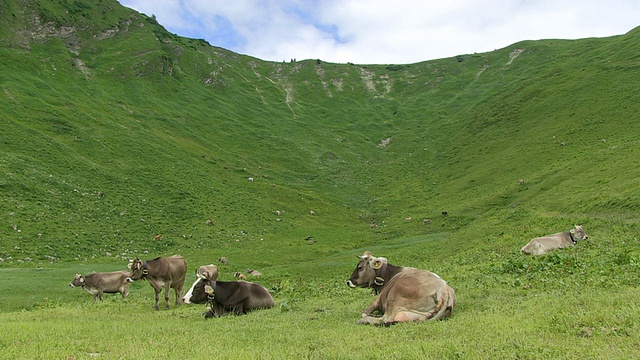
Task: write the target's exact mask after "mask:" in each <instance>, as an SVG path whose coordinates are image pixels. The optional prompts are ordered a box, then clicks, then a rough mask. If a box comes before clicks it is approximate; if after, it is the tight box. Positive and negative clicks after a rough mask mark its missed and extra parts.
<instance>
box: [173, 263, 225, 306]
mask: <svg viewBox="0 0 640 360" xmlns="http://www.w3.org/2000/svg"><path fill="white" fill-rule="evenodd" d="M202 280H214V281H215V280H218V267H217V266H216V265H213V264H209V265H202V266H200V267H199V268H198V270H196V281H194V282H193V284H192V285H191V287H190V288H189V291H187V294H186V295H185V296H184V297H183V298H182V302H184V303H185V304H189V299H191V295H192V294H193V289H194V288H195V287H196V285H197V284H198V283H199V282H201V281H202Z"/></svg>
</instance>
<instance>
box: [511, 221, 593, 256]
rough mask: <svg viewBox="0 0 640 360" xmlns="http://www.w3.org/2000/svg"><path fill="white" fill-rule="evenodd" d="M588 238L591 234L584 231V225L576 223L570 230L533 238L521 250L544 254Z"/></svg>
mask: <svg viewBox="0 0 640 360" xmlns="http://www.w3.org/2000/svg"><path fill="white" fill-rule="evenodd" d="M588 238H589V235H587V234H586V233H585V232H584V229H582V226H580V225H576V226H574V227H573V229H571V230H569V231H565V232H559V233H556V234H553V235H547V236H543V237H539V238H535V239H531V241H529V243H528V244H527V245H525V246H523V247H522V249H520V251H522V252H523V253H524V254H527V255H542V254H544V253H546V252H547V251H551V250H555V249H562V248H566V247H569V246H573V245H575V244H577V243H578V240H586V239H588Z"/></svg>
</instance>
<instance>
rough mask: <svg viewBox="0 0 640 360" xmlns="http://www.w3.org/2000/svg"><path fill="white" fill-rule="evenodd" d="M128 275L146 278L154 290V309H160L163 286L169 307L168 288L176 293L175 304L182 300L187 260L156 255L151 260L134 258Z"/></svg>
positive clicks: (176, 256)
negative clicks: (159, 302) (156, 256)
mask: <svg viewBox="0 0 640 360" xmlns="http://www.w3.org/2000/svg"><path fill="white" fill-rule="evenodd" d="M129 268H130V269H131V272H130V276H131V279H133V280H140V279H143V280H147V281H149V285H151V287H152V288H153V290H155V291H156V310H160V307H159V306H158V301H159V298H160V292H161V291H162V288H163V287H164V300H165V303H166V307H165V308H166V309H169V290H170V289H173V290H174V291H175V293H176V305H180V303H181V301H182V288H183V286H184V278H185V275H186V273H187V262H186V261H185V260H184V258H183V257H182V256H178V255H174V256H171V257H158V258H155V259H153V260H147V261H142V260H140V259H139V258H136V259H135V260H133V261H132V262H131V263H129Z"/></svg>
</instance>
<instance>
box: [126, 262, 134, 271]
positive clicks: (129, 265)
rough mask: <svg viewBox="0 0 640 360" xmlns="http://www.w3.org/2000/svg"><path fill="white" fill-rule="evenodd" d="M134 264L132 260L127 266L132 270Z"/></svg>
mask: <svg viewBox="0 0 640 360" xmlns="http://www.w3.org/2000/svg"><path fill="white" fill-rule="evenodd" d="M132 266H133V263H132V262H130V263H129V264H127V268H129V270H131V267H132Z"/></svg>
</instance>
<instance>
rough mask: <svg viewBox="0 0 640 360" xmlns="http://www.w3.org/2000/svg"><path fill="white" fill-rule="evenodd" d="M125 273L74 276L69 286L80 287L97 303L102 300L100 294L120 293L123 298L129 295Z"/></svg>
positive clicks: (126, 273)
mask: <svg viewBox="0 0 640 360" xmlns="http://www.w3.org/2000/svg"><path fill="white" fill-rule="evenodd" d="M131 281H132V280H131V278H130V277H129V273H128V272H127V271H114V272H109V273H94V274H89V275H84V276H83V275H81V274H76V277H75V278H74V279H73V281H72V282H71V283H70V284H69V286H71V287H78V286H80V287H82V288H83V289H85V290H86V291H87V292H88V293H89V294H91V295H93V298H94V299H95V300H96V301H97V300H98V299H100V300H102V294H104V293H107V294H114V293H120V294H122V297H123V298H126V297H127V296H128V295H129V283H130V282H131Z"/></svg>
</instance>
